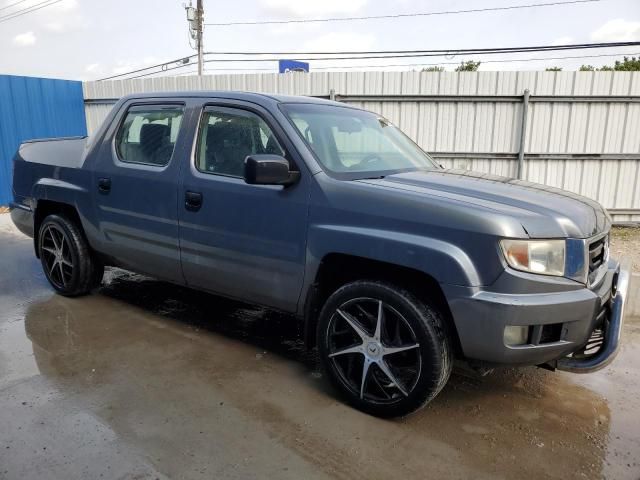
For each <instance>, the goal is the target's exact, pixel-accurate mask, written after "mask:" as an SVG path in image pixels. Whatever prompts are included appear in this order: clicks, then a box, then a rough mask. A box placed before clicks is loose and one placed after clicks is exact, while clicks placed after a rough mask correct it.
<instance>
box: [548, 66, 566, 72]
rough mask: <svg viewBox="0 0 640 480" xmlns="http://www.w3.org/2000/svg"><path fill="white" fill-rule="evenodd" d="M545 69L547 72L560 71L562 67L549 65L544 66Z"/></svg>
mask: <svg viewBox="0 0 640 480" xmlns="http://www.w3.org/2000/svg"><path fill="white" fill-rule="evenodd" d="M545 71H547V72H561V71H562V67H549V68H545Z"/></svg>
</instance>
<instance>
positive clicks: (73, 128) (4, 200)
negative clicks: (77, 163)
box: [0, 75, 87, 205]
mask: <svg viewBox="0 0 640 480" xmlns="http://www.w3.org/2000/svg"><path fill="white" fill-rule="evenodd" d="M86 132H87V128H86V121H85V117H84V106H83V97H82V83H81V82H73V81H69V80H53V79H48V78H31V77H16V76H12V75H0V205H7V204H8V203H9V202H10V201H11V199H12V193H11V173H12V160H13V156H14V154H15V153H16V150H17V149H18V146H19V145H20V143H22V142H23V141H25V140H30V139H34V138H49V137H63V136H73V135H86Z"/></svg>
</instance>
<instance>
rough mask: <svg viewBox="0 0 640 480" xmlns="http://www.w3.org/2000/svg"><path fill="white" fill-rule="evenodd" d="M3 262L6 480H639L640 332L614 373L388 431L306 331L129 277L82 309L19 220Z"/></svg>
mask: <svg viewBox="0 0 640 480" xmlns="http://www.w3.org/2000/svg"><path fill="white" fill-rule="evenodd" d="M0 245H1V248H2V252H1V254H0V312H1V313H0V478H2V479H33V478H46V479H64V480H70V479H92V478H127V479H128V478H131V479H134V478H135V479H143V478H185V479H191V478H242V479H250V478H285V479H286V478H296V479H297V478H349V479H351V478H356V479H358V478H363V479H364V478H366V479H377V478H536V479H537V478H602V477H603V476H604V477H606V478H612V479H633V480H637V479H639V478H640V414H638V411H639V410H640V319H639V318H637V317H633V318H627V323H626V326H625V331H624V336H625V342H624V345H623V349H622V352H621V354H620V355H619V357H618V358H617V359H616V361H615V363H614V364H613V365H612V366H611V367H610V368H608V369H606V370H603V371H601V372H598V373H595V374H591V375H583V376H577V375H571V374H565V373H561V372H557V373H551V372H547V371H544V370H540V369H536V368H526V369H520V370H514V369H507V370H501V371H497V372H494V373H493V374H492V375H489V376H487V377H484V378H475V377H470V376H468V375H465V374H462V373H461V372H456V373H455V374H454V375H453V376H452V378H451V380H450V382H449V384H448V385H447V387H446V388H445V389H444V391H443V392H442V393H441V394H440V396H439V397H437V398H436V400H435V401H433V402H432V403H431V404H430V405H429V406H428V407H427V408H425V409H424V410H422V411H420V412H418V413H417V414H414V415H412V416H410V417H408V418H405V419H401V420H392V421H389V420H380V419H376V418H372V417H369V416H367V415H364V414H362V413H359V412H357V411H355V410H353V409H351V408H349V407H347V406H345V405H343V404H342V403H341V402H340V401H339V400H338V399H337V398H336V397H335V395H334V393H333V392H332V391H331V390H330V389H329V388H328V386H327V384H326V382H325V380H324V379H323V378H321V377H320V376H319V374H318V373H317V371H316V368H315V362H314V358H313V357H312V356H309V355H308V354H306V353H305V351H304V349H303V348H302V343H301V340H300V337H299V334H298V331H297V328H296V323H295V321H294V320H293V319H292V318H289V317H286V316H283V315H279V314H274V313H271V312H267V311H263V310H262V309H258V308H254V307H250V306H247V305H242V304H238V303H235V302H231V301H227V300H222V299H219V298H216V297H213V296H210V295H206V294H201V293H197V292H191V291H188V290H185V289H181V288H178V287H175V286H171V285H168V284H165V283H161V282H157V281H153V280H150V279H145V278H143V277H139V276H135V275H131V274H126V273H123V272H112V273H111V274H110V275H109V276H108V278H107V282H106V285H105V286H104V287H103V288H102V289H101V290H100V291H99V292H97V293H96V294H94V295H91V296H88V297H84V298H79V299H67V298H63V297H60V296H57V295H55V294H53V293H52V291H51V290H50V288H49V287H48V285H47V283H46V281H45V279H44V277H43V275H42V273H41V271H40V265H39V263H38V261H37V260H36V259H35V257H34V256H33V253H32V244H31V241H30V240H29V239H27V238H26V237H23V236H21V235H19V234H17V233H15V231H13V229H12V228H11V226H10V225H9V223H8V222H7V216H6V215H4V216H0ZM635 280H636V281H635V283H636V285H635V289H636V290H637V288H638V286H639V285H638V284H639V283H640V282H638V281H637V280H638V279H637V278H636V279H635ZM633 300H634V304H633V305H632V308H633V309H635V310H636V311H638V308H637V306H638V296H636V297H635V298H634V299H633Z"/></svg>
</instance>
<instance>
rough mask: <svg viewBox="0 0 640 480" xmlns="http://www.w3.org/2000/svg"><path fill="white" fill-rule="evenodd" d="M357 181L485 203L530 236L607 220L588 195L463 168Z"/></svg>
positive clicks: (585, 233)
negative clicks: (516, 222) (512, 220)
mask: <svg viewBox="0 0 640 480" xmlns="http://www.w3.org/2000/svg"><path fill="white" fill-rule="evenodd" d="M358 181H359V182H365V183H369V184H373V185H378V186H383V187H387V188H396V189H402V190H406V191H411V192H414V193H418V194H424V195H425V196H429V197H439V198H442V199H443V200H444V199H448V200H452V201H457V202H464V203H467V204H469V205H470V206H474V207H476V208H484V209H489V210H492V211H495V212H498V213H500V214H503V215H507V216H510V217H512V218H515V219H517V220H518V221H519V222H520V223H521V225H522V227H523V228H524V229H525V231H526V232H527V234H528V235H529V237H531V238H559V237H571V238H588V237H591V236H593V235H595V234H597V233H600V232H602V231H605V230H608V229H609V228H610V226H611V217H610V216H609V214H608V213H607V212H606V210H605V209H604V208H603V207H602V206H601V205H600V204H599V203H598V202H596V201H594V200H591V199H589V198H586V197H583V196H580V195H577V194H575V193H571V192H567V191H565V190H560V189H558V188H554V187H549V186H546V185H540V184H536V183H531V182H526V181H523V180H516V179H513V178H508V177H499V176H496V175H489V174H484V173H479V172H473V171H469V170H452V169H444V170H431V171H429V170H420V171H415V172H408V173H398V174H394V175H389V176H387V177H384V178H380V179H364V180H358Z"/></svg>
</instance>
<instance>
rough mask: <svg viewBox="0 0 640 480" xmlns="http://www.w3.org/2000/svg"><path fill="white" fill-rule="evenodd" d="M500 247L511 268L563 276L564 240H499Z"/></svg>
mask: <svg viewBox="0 0 640 480" xmlns="http://www.w3.org/2000/svg"><path fill="white" fill-rule="evenodd" d="M500 247H502V253H504V258H505V259H506V260H507V263H508V264H509V266H510V267H511V268H515V269H516V270H522V271H523V272H531V273H541V274H543V275H556V276H559V277H561V276H563V275H564V259H565V241H564V240H501V241H500Z"/></svg>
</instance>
